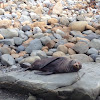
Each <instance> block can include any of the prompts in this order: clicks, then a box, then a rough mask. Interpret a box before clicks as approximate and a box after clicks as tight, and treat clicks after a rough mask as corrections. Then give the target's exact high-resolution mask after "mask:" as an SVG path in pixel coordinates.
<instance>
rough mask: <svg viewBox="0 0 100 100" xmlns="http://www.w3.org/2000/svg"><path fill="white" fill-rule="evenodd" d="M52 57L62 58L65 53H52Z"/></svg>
mask: <svg viewBox="0 0 100 100" xmlns="http://www.w3.org/2000/svg"><path fill="white" fill-rule="evenodd" d="M53 56H54V57H63V56H65V53H63V52H62V51H57V52H54V53H53Z"/></svg>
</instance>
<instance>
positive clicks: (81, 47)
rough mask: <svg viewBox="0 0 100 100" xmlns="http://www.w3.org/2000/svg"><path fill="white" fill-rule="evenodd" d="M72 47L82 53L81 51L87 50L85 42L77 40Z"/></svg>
mask: <svg viewBox="0 0 100 100" xmlns="http://www.w3.org/2000/svg"><path fill="white" fill-rule="evenodd" d="M73 49H74V50H75V51H76V52H77V53H79V54H83V53H86V52H87V51H88V50H89V46H88V44H87V43H85V42H78V43H76V44H75V46H74V47H73Z"/></svg>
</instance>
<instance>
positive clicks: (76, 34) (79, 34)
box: [70, 31, 84, 37]
mask: <svg viewBox="0 0 100 100" xmlns="http://www.w3.org/2000/svg"><path fill="white" fill-rule="evenodd" d="M70 34H71V35H73V36H75V37H77V36H78V37H84V36H83V35H82V33H81V32H80V31H70Z"/></svg>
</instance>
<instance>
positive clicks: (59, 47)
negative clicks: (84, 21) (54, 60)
mask: <svg viewBox="0 0 100 100" xmlns="http://www.w3.org/2000/svg"><path fill="white" fill-rule="evenodd" d="M57 51H62V52H63V53H65V54H66V53H67V52H68V49H67V47H66V46H64V45H59V46H58V47H57Z"/></svg>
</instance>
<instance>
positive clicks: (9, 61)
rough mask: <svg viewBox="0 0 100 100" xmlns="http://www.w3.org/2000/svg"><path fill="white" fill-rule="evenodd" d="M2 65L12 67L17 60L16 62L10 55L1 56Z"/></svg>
mask: <svg viewBox="0 0 100 100" xmlns="http://www.w3.org/2000/svg"><path fill="white" fill-rule="evenodd" d="M1 63H2V64H3V65H7V66H10V65H14V64H15V60H14V58H13V57H12V56H11V55H9V54H3V55H2V56H1Z"/></svg>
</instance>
